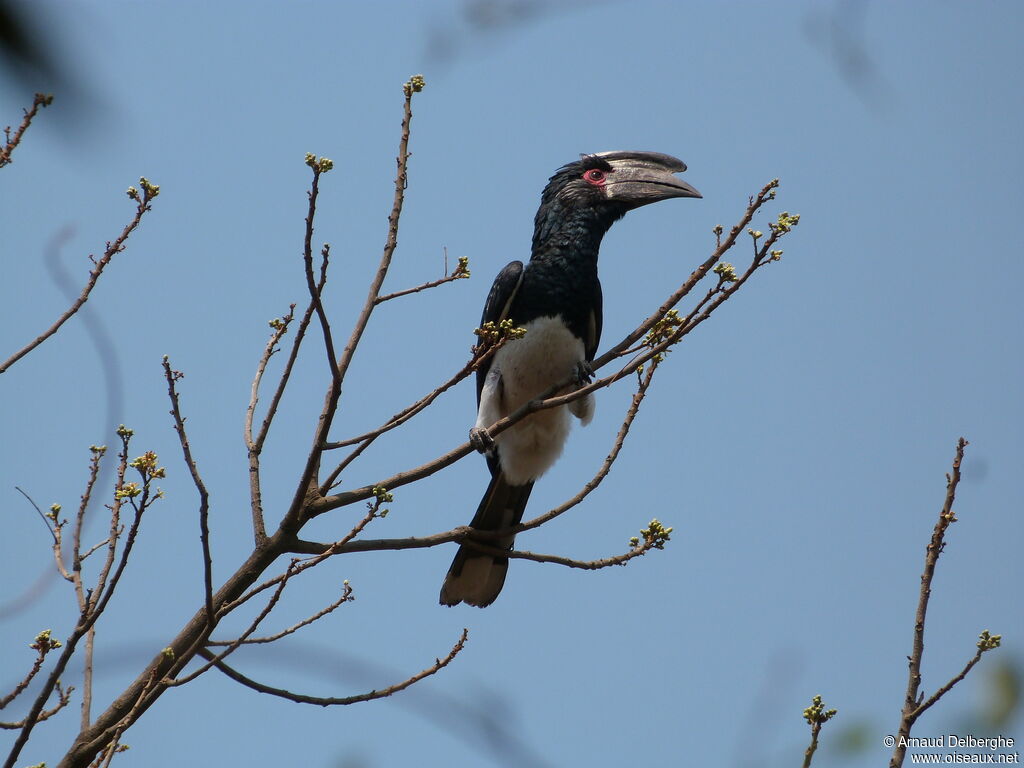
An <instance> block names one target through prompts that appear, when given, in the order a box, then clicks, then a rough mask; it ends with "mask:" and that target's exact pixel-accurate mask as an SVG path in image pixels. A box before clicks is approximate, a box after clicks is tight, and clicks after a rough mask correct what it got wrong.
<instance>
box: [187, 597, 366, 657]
mask: <svg viewBox="0 0 1024 768" xmlns="http://www.w3.org/2000/svg"><path fill="white" fill-rule="evenodd" d="M353 599H354V598H353V597H352V587H351V586H350V585H349V583H348V582H345V584H344V585H343V587H342V592H341V597H339V598H338V599H337V600H335V601H334V602H333V603H331V604H330V605H328V606H326V607H325V608H321V609H320V610H319V611H317V612H316V613H314V614H313V615H312V616H309V617H307V618H305V619H303V620H302V621H300V622H298V623H297V624H292V626H290V627H288V628H287V629H283V630H281V631H280V632H278V633H276V634H273V635H267V636H266V637H247V638H245V639H244V640H242V642H241V645H262V644H266V643H273V642H276V641H278V640H280V639H281V638H282V637H287V636H288V635H291V634H293V633H294V632H297V631H298V630H300V629H302V628H303V627H308V626H309V625H310V624H312V623H313V622H315V621H319V620H320V619H322V618H323V617H324V616H326V615H327V614H329V613H333V612H334V611H335V610H336V609H337V608H339V607H340V606H341V605H342V603H347V602H350V601H351V600H353ZM234 643H235V641H234V640H230V641H229V640H210V641H209V642H208V643H207V644H206V645H207V647H214V646H224V645H233V644H234Z"/></svg>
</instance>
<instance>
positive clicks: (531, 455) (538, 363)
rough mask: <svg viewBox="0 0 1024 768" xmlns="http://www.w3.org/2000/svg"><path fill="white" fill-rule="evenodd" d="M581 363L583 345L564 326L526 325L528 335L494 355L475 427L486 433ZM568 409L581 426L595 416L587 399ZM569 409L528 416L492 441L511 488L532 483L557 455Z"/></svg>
mask: <svg viewBox="0 0 1024 768" xmlns="http://www.w3.org/2000/svg"><path fill="white" fill-rule="evenodd" d="M584 359H585V351H584V349H583V342H582V341H581V340H580V339H578V338H576V337H575V336H573V335H572V333H570V332H569V330H568V329H567V328H566V327H565V325H564V323H563V322H562V321H561V320H560V319H557V318H554V317H543V318H539V319H537V320H534V321H532V322H530V323H527V324H526V335H525V336H524V337H523V338H521V339H517V340H515V341H511V342H509V343H507V344H506V345H505V346H504V347H502V348H501V349H499V350H498V352H497V353H496V354H495V356H494V361H493V362H492V363H491V369H490V372H489V373H488V376H487V382H486V383H485V385H484V388H483V391H482V392H481V395H480V410H479V412H478V414H477V426H478V427H488V426H490V425H491V424H493V423H494V422H495V421H497V420H498V419H500V418H502V417H504V416H507V415H508V414H510V413H512V412H513V411H515V410H516V409H517V408H519V407H520V406H521V405H523V404H524V403H527V402H529V401H530V400H532V399H533V398H535V397H537V396H538V395H540V394H541V393H542V392H544V391H545V390H547V389H549V388H550V387H552V386H553V385H555V384H557V383H559V382H560V381H564V380H565V379H566V378H567V377H568V376H570V375H571V374H572V373H573V371H574V370H576V366H577V365H578V364H579V363H580V362H582V361H583V360H584ZM577 402H578V403H581V404H579V405H577V403H574V404H573V405H574V406H576V407H574V408H573V409H572V412H573V414H575V415H577V416H578V417H579V418H580V419H581V420H582V421H583V423H584V424H586V423H587V422H589V421H590V417H591V416H592V414H593V398H592V397H591V396H588V397H587V398H585V399H584V400H583V401H577ZM569 413H570V411H569V408H567V407H566V406H559V407H557V408H548V409H546V410H543V411H539V412H538V413H535V414H532V415H530V416H528V417H527V418H525V419H523V420H522V421H520V422H519V423H518V424H516V425H515V426H513V427H512V428H510V429H507V430H505V431H504V432H502V433H501V434H500V435H498V437H497V438H496V439H495V444H496V445H497V446H498V456H499V459H500V461H501V468H502V471H503V472H504V473H505V476H506V478H507V479H508V481H509V482H510V483H512V484H514V485H520V484H523V483H527V482H531V481H533V480H536V479H537V478H538V477H540V476H541V475H542V474H544V473H545V472H546V471H547V470H548V469H549V468H550V467H551V465H552V464H554V463H555V460H556V459H557V458H558V457H559V456H560V455H561V453H562V448H563V447H564V446H565V440H566V438H567V437H568V435H569Z"/></svg>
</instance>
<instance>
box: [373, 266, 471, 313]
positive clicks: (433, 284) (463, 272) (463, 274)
mask: <svg viewBox="0 0 1024 768" xmlns="http://www.w3.org/2000/svg"><path fill="white" fill-rule="evenodd" d="M467 277H469V261H468V260H467V259H464V258H462V259H459V264H458V266H457V267H455V271H454V272H452V273H451V274H450V275H445V276H444V277H441V278H438V279H437V280H430V281H429V282H426V283H423V284H422V285H417V286H416V287H415V288H406V289H405V290H404V291H395V292H394V293H388V294H385V295H383V296H378V297H377V298H375V299H374V300H373V303H374V304H383V303H384V302H385V301H391V300H392V299H397V298H400V297H402V296H409V295H410V294H413V293H419V292H420V291H426V290H429V289H430V288H437V286H439V285H444V284H445V283H450V282H452V281H454V280H462V279H464V278H467Z"/></svg>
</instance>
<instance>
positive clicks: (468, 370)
mask: <svg viewBox="0 0 1024 768" xmlns="http://www.w3.org/2000/svg"><path fill="white" fill-rule="evenodd" d="M504 342H505V340H504V339H503V340H502V341H501V342H499V343H498V344H496V345H493V346H491V347H490V348H488V349H486V350H485V351H483V352H481V353H479V354H475V355H474V356H473V357H472V358H471V359H470V361H469V362H468V363H466V364H465V365H464V366H463V367H462V368H461V369H460V370H459V371H458V372H457V373H455V374H454V375H453V376H451V377H450V378H449V379H448V380H447V381H445V382H444V383H443V384H441V385H440V386H438V387H437V388H435V389H434V390H433V391H432V392H429V393H427V394H426V395H424V396H423V397H421V398H420V399H419V400H417V401H416V402H415V403H413V404H412V405H410V406H408V407H406V408H404V409H402V410H401V411H399V412H398V413H396V414H395V415H394V416H392V417H391V418H390V419H388V420H387V421H386V422H385V423H384V424H383V425H381V426H380V427H378V428H377V429H375V430H372V431H370V432H367V433H365V434H362V435H360V436H359V437H353V438H349V439H348V440H342V441H340V442H337V443H327V444H325V445H324V449H325V450H333V449H335V448H345V447H347V446H349V445H354V444H356V443H358V444H359V445H358V447H357V448H356V449H355V450H353V451H352V453H350V454H349V455H348V456H346V457H345V458H344V459H343V460H342V461H341V462H340V463H339V464H338V465H337V466H336V467H335V468H334V469H333V470H332V471H331V473H330V474H329V475H328V476H327V479H326V480H324V482H323V484H322V485H321V486H320V495H321V496H323V495H326V494H327V493H329V492H330V490H331V488H332V487H333V486H334V485H335V482H336V481H337V479H338V477H340V476H341V473H342V472H344V471H345V469H346V468H347V467H348V466H349V465H350V464H351V463H352V462H353V461H355V460H356V459H357V458H358V457H359V456H360V454H362V452H363V451H365V450H366V449H367V448H369V447H370V446H371V445H372V444H373V442H374V441H375V440H376V439H377V438H378V437H380V436H381V435H383V434H384V433H385V432H389V431H391V430H392V429H395V428H396V427H400V426H402V425H403V424H405V423H406V422H407V421H409V420H410V419H411V418H413V417H414V416H416V415H417V414H419V413H422V412H423V411H424V410H425V409H426V408H427V407H428V406H429V405H430V404H431V403H433V402H434V401H435V400H436V399H437V398H438V397H440V396H441V395H442V394H444V393H445V392H447V391H448V390H449V389H451V388H452V387H454V386H455V385H456V384H458V383H459V382H460V381H462V380H463V379H465V378H467V377H468V376H470V375H471V374H472V373H474V372H475V371H476V370H477V369H478V368H479V367H480V366H481V365H483V364H484V362H486V361H487V360H490V359H491V357H492V356H493V355H494V353H495V352H497V350H498V348H499V347H501V346H502V344H504Z"/></svg>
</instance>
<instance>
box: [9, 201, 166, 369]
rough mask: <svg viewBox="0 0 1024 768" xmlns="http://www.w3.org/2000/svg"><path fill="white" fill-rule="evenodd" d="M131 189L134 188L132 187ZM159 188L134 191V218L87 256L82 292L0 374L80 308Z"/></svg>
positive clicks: (14, 355) (11, 358)
mask: <svg viewBox="0 0 1024 768" xmlns="http://www.w3.org/2000/svg"><path fill="white" fill-rule="evenodd" d="M132 189H133V190H134V187H133V188H132ZM159 189H160V188H159V187H157V186H155V185H152V184H150V183H149V182H145V183H143V184H142V195H141V196H139V195H138V193H137V192H136V198H137V199H136V207H135V216H134V218H132V220H131V221H130V222H128V224H127V225H125V228H124V229H123V230H122V231H121V234H120V235H118V237H117V239H116V240H114V241H113V242H112V243H109V242H108V243H107V248H106V250H105V251H104V252H103V256H101V257H100V258H99V260H96V259H94V258H93V257H92V256H90V257H89V258H90V259H92V260H93V268H92V269H91V270H90V271H89V279H88V280H87V281H86V283H85V287H83V288H82V292H81V293H80V294H79V296H78V298H77V299H75V300H74V302H72V304H71V306H70V307H68V309H67V310H66V311H65V312H64V314H62V315H61V316H60V317H58V318H57V320H56V321H55V322H54V323H53V325H51V326H50V327H49V328H47V329H46V330H45V331H43V332H42V333H41V334H40V335H39V336H37V337H36V338H35V339H33V340H32V341H30V342H29V343H28V344H26V345H25V346H24V347H22V348H21V349H20V350H18V351H17V352H15V353H14V354H13V355H11V356H10V357H9V358H7V360H5V361H4V362H3V363H0V374H2V373H4V372H5V371H7V369H8V368H10V367H11V366H12V365H14V364H15V363H16V362H18V361H19V360H20V359H21V358H23V357H24V356H25V355H27V354H28V353H29V352H31V351H32V350H33V349H35V348H36V347H38V346H39V345H40V344H42V343H43V342H44V341H46V340H47V339H48V338H50V337H51V336H53V334H55V333H56V332H57V331H58V330H60V327H61V326H62V325H64V323H65V322H67V320H68V319H69V318H71V316H72V315H74V314H75V313H76V312H77V311H78V310H79V309H81V308H82V305H83V304H85V302H86V301H88V300H89V294H90V293H92V289H93V288H95V287H96V282H97V281H98V280H99V279H100V275H101V274H103V270H104V269H106V267H107V265H108V264H109V263H110V260H111V259H112V258H114V254H117V253H120V252H121V251H123V250H124V249H125V242H126V241H127V240H128V236H129V235H130V234H131V233H132V232H134V231H135V228H136V227H138V226H139V223H140V222H141V221H142V217H143V215H144V214H145V213H146V212H147V211H149V210H150V209H151V206H150V203H151V202H152V200H153V198H154V197H156V196H157V194H159Z"/></svg>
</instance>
